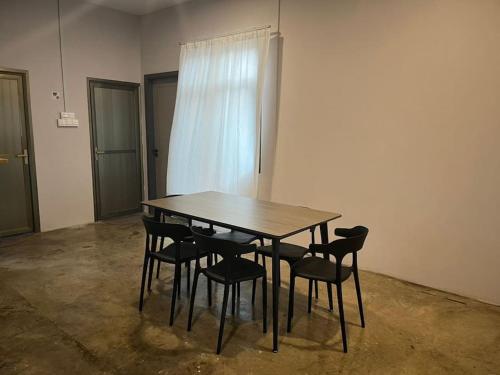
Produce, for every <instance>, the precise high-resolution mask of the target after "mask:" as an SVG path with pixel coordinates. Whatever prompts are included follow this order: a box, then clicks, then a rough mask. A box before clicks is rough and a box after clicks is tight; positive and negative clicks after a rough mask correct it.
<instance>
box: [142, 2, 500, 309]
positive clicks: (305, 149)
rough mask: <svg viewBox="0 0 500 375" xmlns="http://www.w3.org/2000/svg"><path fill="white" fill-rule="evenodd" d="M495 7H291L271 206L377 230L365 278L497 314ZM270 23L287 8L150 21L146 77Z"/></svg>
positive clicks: (498, 80)
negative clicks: (216, 39) (483, 305)
mask: <svg viewBox="0 0 500 375" xmlns="http://www.w3.org/2000/svg"><path fill="white" fill-rule="evenodd" d="M499 6H500V3H499V2H498V1H494V0H483V1H474V0H459V1H456V0H440V1H433V0H429V1H417V0H411V1H396V0H382V1H376V2H374V1H370V0H357V1H352V0H335V1H333V0H311V1H299V0H282V1H281V27H280V29H281V34H282V37H283V56H282V62H283V63H282V76H281V95H280V99H279V100H280V107H279V126H278V142H277V151H276V152H277V156H276V162H275V168H274V177H273V179H272V200H275V201H280V202H286V203H291V204H300V205H308V206H310V207H315V208H321V209H326V210H332V211H338V212H341V213H342V214H343V218H342V219H340V220H338V222H335V223H333V225H332V226H331V227H334V226H350V225H356V224H364V225H366V226H368V227H369V228H370V229H371V232H370V235H369V239H368V241H367V243H366V248H365V250H364V251H363V252H362V254H360V264H361V266H362V267H363V268H365V269H370V270H374V271H377V272H382V273H385V274H388V275H393V276H396V277H399V278H401V279H405V280H410V281H414V282H417V283H420V284H424V285H428V286H432V287H436V288H440V289H444V290H448V291H452V292H456V293H459V294H462V295H467V296H471V297H475V298H479V299H482V300H485V301H489V302H493V303H496V304H499V303H500V290H499V289H498V285H500V277H499V275H500V272H498V270H499V269H500V264H499V262H500V257H499V256H498V250H499V249H500V237H498V236H497V234H496V230H497V228H498V226H499V224H500V220H499V219H500V217H499V216H500V215H499V212H500V211H499V209H500V204H499V203H500V199H499V198H498V191H499V187H500V174H499V173H498V171H499V170H500V151H499V150H498V146H497V144H498V139H499V138H500V123H499V121H500V105H499V104H498V98H499V97H500V49H499V48H498V46H500V7H499ZM264 24H271V25H273V28H274V29H275V28H276V24H277V1H236V0H235V1H223V0H205V1H195V2H191V3H186V4H183V5H181V6H177V7H173V8H169V9H166V10H164V11H160V12H157V13H155V14H152V15H149V16H145V17H143V18H142V43H143V44H142V48H143V53H142V66H143V71H144V72H145V73H156V72H162V71H169V70H176V69H177V68H178V56H179V47H178V45H177V43H178V42H179V41H183V40H192V39H196V38H199V37H205V36H211V35H217V34H220V33H225V32H231V31H233V30H241V29H245V28H247V27H252V26H257V25H264ZM271 166H272V165H271ZM295 240H296V241H298V242H300V243H306V242H307V240H308V238H307V236H298V237H297V238H296V239H295Z"/></svg>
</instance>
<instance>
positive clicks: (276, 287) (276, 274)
mask: <svg viewBox="0 0 500 375" xmlns="http://www.w3.org/2000/svg"><path fill="white" fill-rule="evenodd" d="M279 246H280V240H279V239H273V257H272V261H273V264H272V268H273V352H275V353H277V352H278V339H279V324H278V318H279V307H280V302H279V299H280V256H279Z"/></svg>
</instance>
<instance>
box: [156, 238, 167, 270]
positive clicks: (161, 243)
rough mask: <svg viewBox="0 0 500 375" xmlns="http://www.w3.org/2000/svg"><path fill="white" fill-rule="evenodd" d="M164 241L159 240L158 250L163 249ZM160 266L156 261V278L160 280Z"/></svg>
mask: <svg viewBox="0 0 500 375" xmlns="http://www.w3.org/2000/svg"><path fill="white" fill-rule="evenodd" d="M164 240H165V238H164V237H162V238H161V240H160V250H161V249H163V241H164ZM160 264H161V262H160V261H158V265H157V266H156V278H157V279H158V278H160Z"/></svg>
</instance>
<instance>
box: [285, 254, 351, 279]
mask: <svg viewBox="0 0 500 375" xmlns="http://www.w3.org/2000/svg"><path fill="white" fill-rule="evenodd" d="M292 270H293V273H294V274H295V275H296V276H299V277H303V278H306V279H313V280H320V281H328V282H332V283H333V282H336V281H338V278H337V271H336V264H335V263H333V262H331V261H329V260H327V259H324V258H319V257H308V258H304V259H302V260H299V261H298V262H297V263H295V264H294V265H293V268H292ZM350 275H351V267H345V266H342V268H341V275H340V281H344V280H346V279H347V278H349V276H350Z"/></svg>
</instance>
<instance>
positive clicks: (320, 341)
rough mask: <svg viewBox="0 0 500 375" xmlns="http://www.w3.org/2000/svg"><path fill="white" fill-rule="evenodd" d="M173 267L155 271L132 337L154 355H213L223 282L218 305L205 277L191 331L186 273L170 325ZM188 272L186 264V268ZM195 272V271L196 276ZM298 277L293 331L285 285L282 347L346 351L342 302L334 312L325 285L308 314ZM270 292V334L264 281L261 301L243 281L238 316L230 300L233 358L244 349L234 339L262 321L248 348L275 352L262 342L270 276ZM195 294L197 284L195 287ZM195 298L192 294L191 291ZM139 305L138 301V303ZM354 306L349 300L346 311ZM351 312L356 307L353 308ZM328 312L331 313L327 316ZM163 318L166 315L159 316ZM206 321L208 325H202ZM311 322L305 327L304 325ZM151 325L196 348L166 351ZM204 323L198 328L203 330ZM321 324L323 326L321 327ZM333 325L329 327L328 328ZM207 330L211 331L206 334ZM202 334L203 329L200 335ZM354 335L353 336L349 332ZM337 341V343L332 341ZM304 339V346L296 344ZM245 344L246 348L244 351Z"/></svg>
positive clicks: (228, 336)
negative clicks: (151, 339)
mask: <svg viewBox="0 0 500 375" xmlns="http://www.w3.org/2000/svg"><path fill="white" fill-rule="evenodd" d="M170 268H171V267H168V268H167V267H162V273H161V274H160V278H159V279H156V278H155V275H156V274H155V275H154V277H153V282H152V291H151V292H149V293H148V292H147V291H146V292H145V296H144V308H143V313H142V316H141V319H140V324H139V325H138V326H137V328H136V329H135V330H134V332H133V333H132V338H133V340H135V344H136V345H137V346H138V347H140V348H146V347H147V348H148V350H152V352H154V353H163V354H165V353H168V354H169V355H177V352H178V351H182V352H183V353H186V350H190V351H194V352H196V353H198V354H199V353H200V352H202V353H207V354H209V353H213V354H215V349H216V344H217V336H218V333H219V325H220V313H221V311H220V310H221V305H222V294H223V289H224V288H223V286H222V284H219V283H216V282H212V306H211V307H209V306H208V299H207V295H206V294H207V293H206V291H207V285H206V282H207V280H206V278H205V277H204V276H203V275H200V278H199V281H198V287H197V291H196V296H195V304H194V310H193V321H192V328H191V331H190V332H188V331H187V318H188V313H189V303H190V297H188V295H187V290H186V272H182V279H181V299H180V300H177V301H176V308H175V316H174V324H173V326H172V327H169V326H168V320H169V314H170V302H171V298H172V287H173V269H170ZM183 271H184V268H183ZM193 274H194V272H192V273H191V276H193ZM299 282H300V281H297V284H296V290H295V303H294V317H293V320H292V331H291V332H290V333H287V332H286V328H287V317H288V295H289V289H288V283H285V282H284V281H283V280H282V285H281V288H280V312H279V314H280V345H282V346H287V347H291V348H296V349H300V350H309V351H316V350H318V349H319V348H321V349H322V350H325V349H326V350H331V351H335V352H339V353H342V352H343V350H342V338H341V335H340V322H339V319H338V315H337V310H336V303H335V300H334V310H333V312H330V311H329V310H328V308H327V306H328V298H327V293H326V288H323V289H320V291H321V292H320V295H319V300H316V299H315V298H314V297H313V307H312V312H311V314H308V313H307V295H306V294H302V293H301V292H300V291H299V289H306V288H304V287H303V286H301V287H300V288H299V287H298V283H299ZM267 283H268V287H267V288H268V290H267V295H268V297H267V306H268V308H267V310H268V311H267V334H263V333H262V294H261V293H262V288H261V283H260V281H259V282H257V290H256V297H255V305H254V306H252V304H251V294H252V282H251V281H250V282H244V283H241V296H240V298H239V299H238V298H236V305H235V315H234V316H233V315H232V314H231V293H230V298H229V301H228V307H227V312H226V321H225V327H224V336H223V341H222V352H221V353H222V354H223V355H225V356H228V357H235V356H237V355H238V354H239V353H240V352H241V350H244V347H242V346H241V345H234V346H231V340H232V339H234V338H235V336H237V333H238V331H239V330H240V329H246V328H247V327H245V326H247V325H248V324H251V325H255V323H260V324H258V327H259V330H260V333H261V334H262V335H258V334H256V335H248V336H246V337H245V346H246V347H253V348H255V349H257V350H262V351H269V352H271V351H272V348H271V347H270V346H269V340H264V342H263V341H262V338H265V337H266V336H268V337H272V327H273V326H272V289H271V285H272V283H271V280H268V282H267ZM190 292H192V287H191V288H190ZM189 296H190V294H189ZM135 307H136V308H137V305H135ZM346 307H350V305H349V304H347V303H346V301H344V310H346ZM349 310H351V308H349ZM325 315H326V316H325ZM159 317H160V318H159ZM347 318H348V316H346V327H348V326H356V327H361V325H360V324H355V323H353V322H351V321H349V320H348V319H347ZM200 324H203V325H204V327H203V328H201V329H200V328H199V325H200ZM304 325H305V326H304ZM148 326H153V327H155V328H168V329H169V331H170V333H171V334H173V335H175V336H176V337H177V339H178V341H179V342H183V341H186V340H188V341H189V342H192V343H193V345H192V348H189V347H187V345H181V346H182V347H183V348H179V349H172V350H165V349H161V348H158V347H156V346H154V345H151V344H150V343H148V342H147V340H145V339H144V337H143V335H142V333H143V332H144V330H145V329H146V328H147V327H148ZM197 327H198V329H197ZM318 327H321V329H318ZM325 327H327V329H325ZM207 330H213V334H211V335H207V334H206V331H207ZM200 331H203V332H204V333H205V334H200V333H199V332H200ZM197 332H198V333H197ZM348 336H349V334H348ZM334 337H336V338H337V339H336V340H335V341H334V342H332V339H333V338H334ZM296 341H298V342H300V343H304V344H303V345H301V344H299V343H296ZM238 348H240V349H238Z"/></svg>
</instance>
